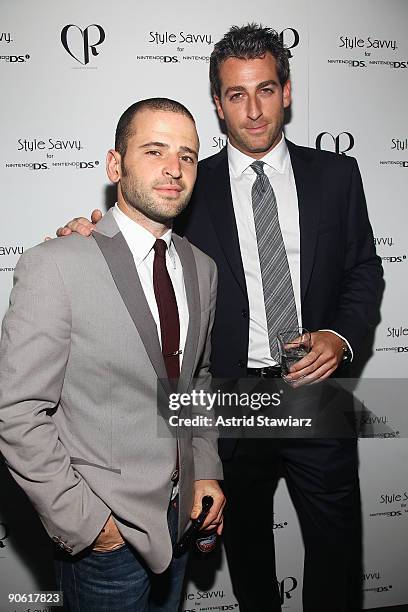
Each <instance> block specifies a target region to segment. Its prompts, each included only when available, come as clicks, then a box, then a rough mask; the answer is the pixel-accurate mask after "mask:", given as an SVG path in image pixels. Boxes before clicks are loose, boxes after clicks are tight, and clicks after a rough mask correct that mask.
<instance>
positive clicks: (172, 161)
mask: <svg viewBox="0 0 408 612" xmlns="http://www.w3.org/2000/svg"><path fill="white" fill-rule="evenodd" d="M163 174H164V175H165V176H167V177H171V178H173V179H180V178H181V176H182V172H181V164H180V158H179V156H178V155H171V156H169V157H167V159H166V163H165V165H164V167H163Z"/></svg>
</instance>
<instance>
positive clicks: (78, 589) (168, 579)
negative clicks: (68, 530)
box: [55, 497, 188, 612]
mask: <svg viewBox="0 0 408 612" xmlns="http://www.w3.org/2000/svg"><path fill="white" fill-rule="evenodd" d="M177 521H178V497H176V499H175V500H174V501H172V502H171V503H170V506H169V512H168V524H169V531H170V536H171V540H172V542H173V544H174V543H175V541H176V540H177ZM187 557H188V555H183V556H182V557H181V558H180V559H174V558H173V559H172V561H171V563H170V566H169V567H168V568H167V570H166V571H165V572H164V573H163V574H159V575H156V574H153V573H152V572H151V571H150V570H149V568H147V567H146V565H145V563H144V562H143V560H142V559H141V558H140V556H139V555H138V554H137V552H136V551H135V550H134V549H132V548H130V547H129V546H128V545H127V544H125V545H124V546H122V547H121V548H118V549H116V550H112V551H110V552H96V551H93V550H90V551H89V552H87V553H86V554H82V555H79V556H78V557H77V558H68V557H67V556H63V557H62V558H61V559H57V560H56V562H55V565H56V573H57V584H58V585H59V588H60V590H61V591H63V593H64V602H65V606H66V609H67V610H69V612H177V610H178V609H179V605H180V597H181V589H182V586H183V579H184V573H185V568H186V563H187Z"/></svg>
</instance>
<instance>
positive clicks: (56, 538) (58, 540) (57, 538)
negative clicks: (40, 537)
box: [52, 536, 60, 544]
mask: <svg viewBox="0 0 408 612" xmlns="http://www.w3.org/2000/svg"><path fill="white" fill-rule="evenodd" d="M52 541H53V542H56V543H58V544H59V543H60V539H59V537H58V536H52Z"/></svg>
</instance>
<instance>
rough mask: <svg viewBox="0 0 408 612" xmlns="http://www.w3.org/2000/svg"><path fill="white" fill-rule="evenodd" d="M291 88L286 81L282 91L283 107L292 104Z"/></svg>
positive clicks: (288, 81)
mask: <svg viewBox="0 0 408 612" xmlns="http://www.w3.org/2000/svg"><path fill="white" fill-rule="evenodd" d="M291 92H292V86H291V83H290V80H289V79H288V80H287V81H286V83H285V84H284V86H283V89H282V98H283V107H284V108H287V107H288V106H290V103H291V102H292V93H291Z"/></svg>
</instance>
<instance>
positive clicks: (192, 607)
mask: <svg viewBox="0 0 408 612" xmlns="http://www.w3.org/2000/svg"><path fill="white" fill-rule="evenodd" d="M248 21H257V22H262V23H263V24H264V25H268V26H272V27H274V28H275V29H276V30H278V31H279V32H281V35H282V37H283V39H284V41H285V43H286V45H287V46H288V47H289V48H290V50H291V54H292V60H291V67H292V80H293V92H294V102H293V106H292V113H291V117H290V121H289V123H288V125H287V126H286V133H287V135H288V137H290V138H291V139H292V140H294V141H295V142H297V143H298V144H302V145H309V146H311V147H321V148H325V149H329V150H333V151H336V152H337V153H338V154H343V155H353V156H355V157H357V159H358V162H359V164H360V168H361V172H362V175H363V181H364V185H365V191H366V196H367V200H368V206H369V212H370V216H371V221H372V224H373V227H374V234H375V240H376V244H377V248H378V253H379V254H380V255H381V257H382V259H383V265H384V270H385V279H386V290H385V295H384V301H383V307H382V322H381V324H380V325H379V327H378V329H377V332H376V336H375V339H374V345H373V349H372V356H371V357H370V359H369V360H368V363H367V365H366V366H365V368H364V372H363V376H364V378H365V379H372V381H373V382H372V384H371V383H370V384H368V382H369V381H368V380H367V388H365V387H364V383H363V384H362V385H361V393H360V399H362V401H363V402H364V403H365V405H367V406H368V408H369V411H372V412H369V411H368V412H367V415H368V416H367V417H366V425H367V426H369V427H370V428H372V429H373V430H374V437H372V438H370V439H362V440H360V462H361V465H360V474H361V485H362V495H363V524H364V575H363V584H364V592H365V607H366V608H371V607H379V606H384V605H396V604H402V603H406V602H408V583H407V580H406V567H407V565H408V547H407V545H406V535H407V528H408V477H407V472H406V465H407V460H408V446H407V442H406V438H405V437H404V426H403V423H402V421H403V417H404V414H405V412H406V403H407V399H406V397H407V394H406V390H405V389H406V379H407V374H408V370H407V363H408V346H407V345H408V317H407V293H408V290H407V281H406V279H407V269H408V268H407V266H408V260H407V255H408V239H407V236H406V227H407V221H408V213H407V206H406V205H407V197H406V193H407V177H408V124H407V120H406V114H407V113H406V108H407V99H408V95H407V94H408V86H407V80H408V37H407V35H406V34H407V33H406V24H407V22H408V4H407V2H406V1H405V0H359V2H355V1H354V0H343V1H342V2H339V0H309V1H306V0H285V1H283V0H257V1H256V2H252V3H247V2H244V1H243V0H225V1H224V2H219V0H207V1H206V2H205V3H201V2H191V1H187V0H178V1H177V2H175V3H174V2H173V3H168V2H166V1H165V0H156V1H155V2H154V3H153V4H151V5H148V4H146V3H143V2H134V1H131V0H118V2H108V1H107V0H88V1H87V2H82V1H80V0H71V1H70V2H63V1H62V0H40V1H39V2H32V0H18V1H16V0H2V2H1V6H0V75H1V77H0V78H1V80H0V83H1V95H0V112H1V119H2V121H1V125H2V129H1V139H0V194H1V226H0V314H1V315H2V314H3V313H4V311H5V309H6V307H7V302H8V296H9V292H10V288H11V284H12V275H13V269H14V266H15V263H16V261H17V259H18V257H19V255H20V254H21V253H22V252H23V251H24V249H27V248H29V247H31V246H32V245H34V244H36V243H37V242H40V241H41V240H42V239H43V237H44V236H45V235H47V234H48V235H53V234H54V232H55V228H56V227H58V226H60V225H61V224H63V223H64V222H65V221H67V220H68V219H70V218H72V217H73V216H78V215H81V214H86V215H87V214H88V213H89V212H90V211H91V210H92V209H93V208H95V207H99V208H102V209H106V206H107V205H108V204H109V203H110V201H111V190H109V189H108V187H107V179H106V176H105V169H104V157H105V153H106V151H107V149H108V148H109V147H111V146H112V144H113V134H114V129H115V125H116V121H117V118H118V117H119V115H120V114H121V112H122V110H123V109H125V108H126V107H127V106H128V105H129V104H131V103H132V102H134V101H135V100H138V99H140V98H145V97H152V96H167V97H170V98H175V99H177V100H180V101H181V102H183V103H184V104H186V105H187V107H188V108H190V109H191V110H192V112H193V114H194V115H195V117H196V120H197V123H198V128H199V133H200V138H201V155H202V157H206V156H207V155H211V154H213V153H215V152H217V151H218V150H219V149H220V147H222V146H223V145H224V143H225V136H224V135H223V134H222V133H220V127H219V123H218V121H217V118H216V113H215V109H214V106H213V105H212V102H211V98H210V91H209V83H208V62H209V55H210V53H211V50H212V47H213V44H214V42H216V41H217V40H218V39H219V38H220V37H221V36H222V35H223V33H224V32H225V31H226V30H228V29H229V27H230V26H231V25H233V24H238V25H240V24H244V23H246V22H248ZM384 378H386V379H399V380H395V381H394V383H395V384H393V385H391V383H390V381H388V384H385V383H384V382H383V381H381V380H380V381H375V380H374V379H384ZM390 389H392V390H393V392H392V393H391V392H390ZM406 431H407V428H405V433H406ZM0 491H1V501H0V612H10V610H12V611H13V612H14V610H16V612H17V611H18V612H29V611H30V612H35V610H36V609H37V610H41V612H46V611H47V610H48V609H47V608H46V607H45V606H44V605H43V606H39V605H38V604H37V607H36V606H33V605H31V606H30V605H29V604H21V605H13V606H10V605H9V604H8V603H7V594H8V593H11V592H17V593H18V592H27V591H30V590H31V591H32V590H36V589H37V590H38V589H39V588H42V589H45V588H47V587H48V586H49V585H50V584H51V578H50V576H51V571H52V568H51V563H50V551H49V543H48V540H47V538H46V537H45V535H44V533H43V531H42V529H41V528H40V527H39V523H38V520H37V519H36V517H35V516H34V515H33V512H32V510H31V508H30V505H29V504H28V502H27V500H26V498H25V497H24V495H23V494H21V493H19V492H18V491H16V488H15V487H14V486H13V484H12V483H11V482H10V481H9V479H8V476H7V473H6V472H5V471H4V470H2V471H1V473H0ZM274 522H275V525H274V529H275V534H276V542H277V559H278V573H279V579H280V580H281V593H282V605H283V608H284V609H285V610H290V612H300V610H301V586H302V563H303V546H302V540H301V536H300V531H299V527H298V523H297V519H296V515H295V513H294V511H293V508H292V504H291V502H290V499H289V497H288V494H287V490H286V487H285V485H284V483H283V482H281V483H280V485H279V489H278V492H277V501H276V513H275V521H274ZM253 561H254V563H255V562H256V559H254V560H253ZM332 581H333V597H334V598H335V597H336V591H337V589H338V588H340V587H339V586H338V585H337V583H336V576H335V575H333V577H332ZM316 588H318V585H316ZM182 609H183V611H184V612H204V611H210V610H237V604H236V601H235V599H234V596H233V594H232V591H231V586H230V582H229V577H228V569H227V567H226V564H225V560H224V558H223V556H222V555H221V554H220V555H219V557H217V558H216V559H215V560H214V562H213V563H212V564H207V563H206V564H203V563H200V562H198V561H196V562H194V563H193V564H192V567H191V574H190V581H189V583H188V585H187V590H186V593H185V598H184V601H183V606H182ZM327 609H328V610H330V602H327Z"/></svg>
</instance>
